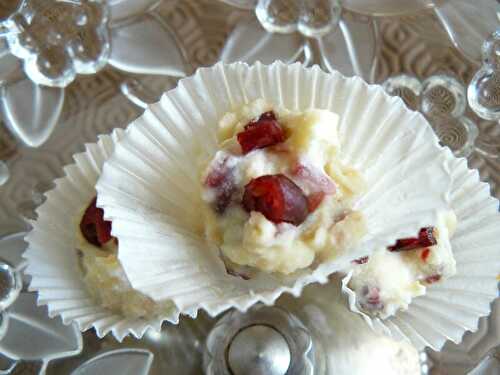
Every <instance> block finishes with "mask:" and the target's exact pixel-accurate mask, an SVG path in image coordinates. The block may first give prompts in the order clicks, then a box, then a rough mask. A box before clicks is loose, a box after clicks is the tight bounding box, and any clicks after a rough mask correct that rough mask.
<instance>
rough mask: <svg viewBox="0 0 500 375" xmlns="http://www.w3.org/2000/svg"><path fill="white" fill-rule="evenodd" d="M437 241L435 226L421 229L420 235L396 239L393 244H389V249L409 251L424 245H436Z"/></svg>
mask: <svg viewBox="0 0 500 375" xmlns="http://www.w3.org/2000/svg"><path fill="white" fill-rule="evenodd" d="M436 243H437V241H436V237H435V235H434V228H433V227H425V228H422V229H420V231H419V232H418V237H410V238H402V239H399V240H397V241H396V243H395V244H394V245H393V246H389V247H388V250H389V251H407V250H414V249H419V248H422V247H429V246H434V245H435V244H436Z"/></svg>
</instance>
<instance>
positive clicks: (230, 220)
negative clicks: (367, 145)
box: [201, 100, 365, 274]
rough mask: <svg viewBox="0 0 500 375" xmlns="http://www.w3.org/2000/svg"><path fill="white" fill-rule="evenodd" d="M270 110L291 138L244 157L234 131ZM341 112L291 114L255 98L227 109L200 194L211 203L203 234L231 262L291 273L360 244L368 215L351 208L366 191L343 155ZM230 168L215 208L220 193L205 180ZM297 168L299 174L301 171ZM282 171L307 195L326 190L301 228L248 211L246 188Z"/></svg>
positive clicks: (208, 203) (358, 175) (241, 128)
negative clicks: (224, 203) (222, 200)
mask: <svg viewBox="0 0 500 375" xmlns="http://www.w3.org/2000/svg"><path fill="white" fill-rule="evenodd" d="M271 110H272V111H273V112H274V113H275V115H276V117H277V120H278V122H279V124H280V125H281V126H282V127H283V128H284V131H285V134H286V137H287V138H286V140H285V142H283V143H280V144H277V145H275V146H272V147H267V148H262V149H256V150H253V151H251V152H249V153H247V154H246V155H242V151H241V147H240V145H239V143H238V141H237V139H236V134H237V133H239V132H241V131H242V130H243V128H244V126H245V125H246V124H247V123H249V122H250V121H252V120H254V119H256V118H258V117H259V116H260V115H261V114H262V113H264V112H267V111H271ZM337 125H338V116H337V115H336V114H334V113H332V112H329V111H326V110H315V109H312V110H308V111H305V112H291V111H288V110H286V109H282V108H274V107H272V106H271V105H269V104H267V103H265V102H264V101H263V100H257V101H255V102H253V103H251V104H249V105H247V106H245V107H243V108H241V109H240V110H239V112H237V113H229V114H226V115H225V116H224V117H223V118H222V119H221V121H220V124H219V129H220V133H219V136H220V140H221V144H220V150H219V151H218V152H217V153H216V155H215V156H214V158H213V159H212V161H210V163H209V164H208V166H207V167H206V168H205V169H204V172H203V173H202V177H201V181H202V186H203V188H202V197H203V200H204V201H205V202H206V203H207V207H206V209H205V211H206V212H205V213H206V232H207V236H208V238H209V239H210V240H212V241H214V242H215V243H216V244H217V245H218V246H219V248H220V250H221V253H222V255H223V257H224V258H225V259H227V260H228V261H229V262H226V263H230V264H235V265H239V266H250V267H255V268H256V269H258V270H261V271H266V272H278V273H282V274H290V273H293V272H295V271H297V270H300V269H304V268H307V267H310V266H314V265H315V264H317V263H318V262H321V261H324V260H326V259H331V258H334V257H336V256H338V255H339V254H341V253H342V252H344V251H345V250H346V249H348V248H349V247H350V246H352V245H353V244H355V243H356V241H358V240H359V239H360V238H361V237H362V236H363V235H364V233H365V223H364V218H363V216H362V215H361V214H360V213H358V212H353V211H352V210H351V207H352V203H353V201H354V200H355V199H356V197H357V196H358V195H359V194H360V193H361V192H362V191H363V190H364V181H363V178H362V177H361V175H360V174H359V172H358V171H356V170H354V169H353V168H350V167H349V166H346V165H344V164H343V163H342V162H341V161H340V159H339V157H338V156H339V153H340V145H339V139H338V134H337ZM221 166H225V168H227V169H230V170H231V178H232V183H233V184H234V186H235V188H234V189H235V192H234V194H233V195H232V198H231V203H230V204H229V206H228V207H227V208H226V209H225V211H224V212H223V213H222V214H221V213H216V212H215V211H214V210H213V209H211V207H210V206H211V205H212V206H213V205H214V204H216V196H217V192H216V190H215V189H213V188H211V187H208V186H207V185H206V184H205V185H204V181H206V179H207V176H208V175H209V174H210V173H211V172H212V171H214V170H217V168H221ZM297 171H299V172H297ZM274 174H284V175H285V176H287V177H288V178H290V179H291V180H292V181H293V182H294V183H295V184H296V185H298V186H299V187H300V188H301V189H302V191H303V192H304V194H305V195H306V196H309V195H310V194H313V193H316V192H318V191H320V190H321V191H328V193H327V194H326V196H325V197H324V199H323V200H322V202H321V203H320V205H319V206H318V208H317V209H316V210H314V211H313V212H311V213H310V214H309V215H308V217H307V218H306V220H305V221H304V222H303V223H301V224H300V225H298V226H295V225H293V224H289V223H284V222H283V223H279V224H275V223H273V222H271V221H270V220H268V219H267V218H266V217H265V216H264V215H263V214H261V213H259V212H255V211H252V212H251V213H248V212H246V211H245V210H244V208H243V206H242V204H241V200H242V195H243V191H244V187H245V185H246V184H248V183H249V182H250V181H251V180H252V179H254V178H257V177H260V176H263V175H274Z"/></svg>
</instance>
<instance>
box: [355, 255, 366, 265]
mask: <svg viewBox="0 0 500 375" xmlns="http://www.w3.org/2000/svg"><path fill="white" fill-rule="evenodd" d="M366 262H368V257H367V256H366V257H361V258H359V259H354V260H353V263H356V264H365V263H366Z"/></svg>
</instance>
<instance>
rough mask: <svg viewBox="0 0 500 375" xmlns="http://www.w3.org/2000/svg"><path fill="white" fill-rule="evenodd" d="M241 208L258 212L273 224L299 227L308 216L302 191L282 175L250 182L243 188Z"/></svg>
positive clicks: (258, 178)
mask: <svg viewBox="0 0 500 375" xmlns="http://www.w3.org/2000/svg"><path fill="white" fill-rule="evenodd" d="M243 207H244V208H245V210H247V211H248V212H250V211H257V212H260V213H261V214H263V215H264V216H265V217H266V218H267V219H268V220H270V221H272V222H274V223H283V222H285V223H290V224H293V225H300V224H301V223H303V222H304V220H305V219H306V218H307V215H308V214H309V210H308V205H307V198H306V196H305V195H304V193H303V191H302V190H301V189H300V187H298V186H297V185H296V184H295V183H294V182H293V181H292V180H290V179H289V178H288V177H286V176H285V175H282V174H276V175H265V176H260V177H257V178H254V179H253V180H251V181H250V182H249V183H248V184H247V185H246V186H245V192H244V194H243Z"/></svg>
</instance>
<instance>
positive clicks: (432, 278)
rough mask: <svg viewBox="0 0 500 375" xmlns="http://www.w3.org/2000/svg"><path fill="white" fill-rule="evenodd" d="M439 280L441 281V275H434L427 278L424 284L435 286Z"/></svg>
mask: <svg viewBox="0 0 500 375" xmlns="http://www.w3.org/2000/svg"><path fill="white" fill-rule="evenodd" d="M439 280H441V275H432V276H429V277H426V278H425V279H424V282H426V283H427V284H433V283H437V282H438V281H439Z"/></svg>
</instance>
